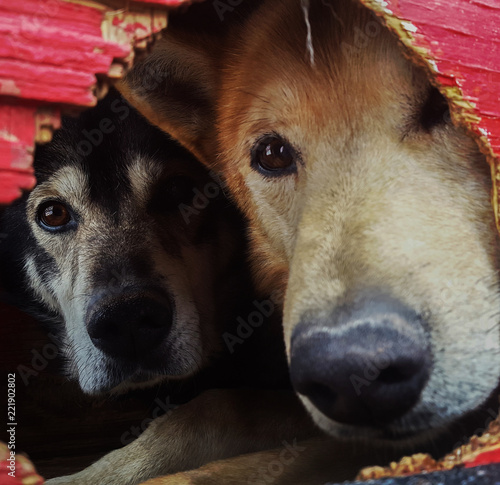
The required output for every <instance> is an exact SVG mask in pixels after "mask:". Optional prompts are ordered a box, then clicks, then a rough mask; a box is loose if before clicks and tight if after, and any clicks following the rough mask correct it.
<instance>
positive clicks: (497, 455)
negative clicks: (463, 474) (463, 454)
mask: <svg viewBox="0 0 500 485" xmlns="http://www.w3.org/2000/svg"><path fill="white" fill-rule="evenodd" d="M490 463H500V448H496V449H493V450H489V451H485V452H483V453H479V455H477V456H476V457H475V458H474V460H472V461H469V462H466V463H465V467H466V468H472V467H475V466H479V465H489V464H490Z"/></svg>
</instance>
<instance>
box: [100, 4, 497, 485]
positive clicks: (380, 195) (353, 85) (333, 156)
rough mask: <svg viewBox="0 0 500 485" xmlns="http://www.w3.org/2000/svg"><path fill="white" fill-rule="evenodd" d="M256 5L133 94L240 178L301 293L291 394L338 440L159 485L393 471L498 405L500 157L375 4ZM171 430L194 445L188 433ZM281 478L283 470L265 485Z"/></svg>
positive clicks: (265, 280) (189, 47)
mask: <svg viewBox="0 0 500 485" xmlns="http://www.w3.org/2000/svg"><path fill="white" fill-rule="evenodd" d="M309 3H310V8H307V4H309ZM239 9H241V10H239ZM251 10H253V11H252V12H250V13H248V16H247V12H246V11H245V7H244V6H240V7H237V8H236V11H233V12H231V14H232V15H234V18H235V19H236V18H238V21H236V22H235V23H234V24H235V26H234V28H232V29H231V28H229V29H226V25H224V32H219V33H217V35H214V33H213V31H210V32H208V30H209V29H207V30H206V31H205V32H202V33H198V31H196V32H195V31H193V30H192V29H191V27H192V24H190V23H189V22H186V23H185V24H184V25H181V24H182V22H179V25H178V26H176V25H173V27H172V28H171V29H170V31H169V34H168V35H167V38H166V39H165V41H164V42H163V43H162V44H161V45H159V46H158V48H157V49H156V51H155V52H154V53H153V55H151V56H150V57H149V58H147V59H146V60H145V61H144V62H143V63H142V64H141V65H139V66H138V67H137V68H136V69H134V71H133V72H132V74H131V75H130V76H129V77H128V79H127V83H126V84H124V85H123V86H122V88H121V89H122V92H124V93H125V94H126V95H127V96H128V97H129V99H131V100H132V102H133V103H134V104H135V105H136V106H137V107H138V108H139V109H140V110H141V111H142V112H143V113H144V114H145V115H146V116H147V117H148V118H149V119H150V120H151V121H152V122H154V123H156V124H157V125H159V126H160V127H161V128H163V129H164V130H165V131H167V132H169V133H171V134H173V136H174V137H176V138H177V139H178V140H180V142H181V143H182V144H183V145H184V146H186V147H187V148H188V149H190V150H191V151H192V152H193V153H194V154H195V155H197V156H198V157H199V158H200V159H201V160H202V161H203V162H204V163H206V164H207V165H209V166H211V167H212V168H215V169H217V170H219V171H220V172H222V174H223V175H224V177H225V178H226V180H227V183H228V185H229V188H230V190H231V192H232V194H233V197H234V199H235V200H236V202H237V203H238V204H239V206H240V207H241V209H242V210H243V211H244V212H245V213H246V215H247V216H248V218H249V220H250V223H251V228H252V241H253V260H254V271H255V278H256V281H257V282H259V283H260V286H261V289H262V291H272V290H276V289H279V290H280V291H281V292H282V293H283V294H284V296H285V306H284V310H285V311H284V333H285V342H286V346H287V353H288V359H289V364H290V369H291V377H292V381H293V384H294V387H295V389H296V391H297V393H298V395H299V397H300V399H301V400H302V402H303V404H304V406H305V408H306V409H307V411H308V412H309V414H310V415H311V416H312V418H313V420H314V421H315V423H316V424H317V425H318V426H319V427H320V428H321V429H322V430H324V431H325V432H326V433H328V434H329V435H330V436H332V437H334V438H335V439H333V440H331V441H329V442H328V446H326V445H325V441H322V440H320V441H319V442H318V441H313V442H309V443H308V444H307V445H304V446H303V449H302V450H301V452H300V453H299V452H297V456H296V457H295V460H292V461H289V462H288V463H287V464H286V465H285V464H284V462H283V461H279V460H280V456H281V455H280V453H282V452H283V450H284V449H285V448H282V449H278V450H275V451H273V452H266V453H264V454H257V455H247V456H242V457H239V458H235V459H233V460H230V461H227V462H217V463H214V464H210V465H207V466H206V467H204V468H202V469H200V470H196V471H193V472H188V473H184V474H181V475H175V476H171V477H166V478H163V479H158V480H153V481H151V484H153V483H155V484H159V483H164V484H166V483H218V484H220V483H261V482H262V483H287V484H290V483H321V481H324V480H327V479H330V480H339V479H342V478H346V477H348V476H349V474H350V473H352V469H351V470H350V469H349V468H350V467H352V468H355V467H356V466H359V465H360V464H361V463H363V462H365V463H367V462H370V461H372V462H376V461H377V460H380V459H381V458H380V455H376V454H375V452H374V451H372V452H371V454H370V449H372V450H382V449H383V448H386V449H387V450H391V449H392V452H393V453H394V454H395V455H397V454H398V453H403V452H406V451H409V450H411V449H413V450H422V449H431V450H432V451H434V452H435V453H437V454H438V453H442V452H443V451H444V450H445V449H446V447H450V446H451V445H453V444H455V443H456V442H457V441H458V440H460V439H461V438H462V437H463V436H464V435H465V434H467V433H470V432H471V431H472V430H474V428H478V427H484V424H485V420H486V414H485V413H484V411H485V410H486V408H487V407H488V406H493V409H495V410H496V395H497V391H498V385H499V377H500V371H499V369H500V352H499V351H500V338H499V337H500V335H499V333H500V327H499V325H498V305H499V302H500V295H499V277H498V256H499V241H498V237H497V235H496V230H495V226H494V220H493V214H492V210H491V207H490V201H489V192H490V186H489V185H490V180H489V170H488V166H487V164H486V162H485V160H484V157H483V156H482V155H481V154H480V153H479V150H478V149H477V147H476V145H475V143H474V141H473V140H471V139H470V138H469V137H468V136H467V135H466V133H464V131H463V130H462V129H460V128H458V127H455V126H453V125H452V124H451V122H450V117H449V113H448V106H447V103H446V101H445V100H444V99H443V98H442V97H441V95H440V94H439V92H438V91H437V90H436V89H435V88H434V87H433V86H432V85H431V84H430V83H429V81H428V79H427V76H426V74H425V72H423V71H422V69H420V68H418V67H416V66H414V65H413V64H412V63H411V62H410V61H409V60H408V59H407V58H406V57H405V56H404V54H403V53H402V51H401V48H400V46H399V45H398V42H397V40H396V39H395V38H394V37H393V36H392V35H390V34H389V33H388V32H387V31H386V30H385V29H384V28H383V27H382V26H381V24H380V23H379V22H378V20H377V19H376V18H375V17H374V16H373V15H372V14H371V13H370V12H369V11H368V10H366V9H365V8H363V7H360V6H359V5H358V4H357V3H355V2H353V1H350V0H349V1H346V0H330V1H327V0H323V1H319V0H317V1H316V0H314V1H311V2H302V3H300V2H299V0H274V1H271V0H268V1H264V2H262V5H260V6H259V8H255V5H252V9H251ZM227 15H228V16H229V13H228V14H227ZM239 19H243V21H242V22H240V21H239ZM210 30H213V29H210ZM151 79H156V83H151ZM226 398H227V399H229V397H228V396H226ZM221 402H224V401H223V400H221ZM233 402H234V401H233ZM276 405H278V404H277V403H274V404H273V405H272V406H270V408H271V409H270V411H269V412H270V413H275V414H276V415H278V416H279V415H281V416H282V419H283V420H284V421H283V422H282V424H283V425H285V423H286V420H287V419H290V415H288V414H287V411H285V410H284V408H281V407H280V408H278V409H276V408H275V407H274V406H276ZM279 406H281V405H279ZM231 408H232V409H235V408H234V407H233V406H232V407H231ZM241 409H242V410H243V409H245V407H244V406H243V405H242V408H241ZM257 411H258V412H260V410H257ZM242 412H243V411H242ZM238 416H239V414H238V413H236V414H235V415H230V414H228V415H227V416H224V417H223V419H220V417H217V416H216V414H215V413H214V414H209V415H205V416H204V417H206V418H207V419H209V420H210V419H211V420H213V421H212V425H213V426H214V428H215V429H219V433H220V434H221V435H223V437H222V438H214V440H213V441H212V442H211V443H209V442H205V441H204V442H203V444H201V445H200V444H199V443H198V446H195V447H194V448H192V449H191V450H190V451H191V455H190V457H191V459H192V458H193V457H194V456H196V457H197V458H200V457H201V458H202V459H196V460H194V461H196V462H197V463H201V462H203V461H208V458H210V459H213V458H214V457H215V455H217V454H219V457H220V458H224V457H227V456H230V455H235V454H237V452H241V449H238V448H237V447H235V448H234V449H232V450H227V449H225V448H224V446H220V445H219V443H220V442H221V440H222V442H223V443H226V444H227V443H228V442H229V440H230V438H229V437H228V436H229V435H238V436H240V437H242V436H243V437H244V436H246V440H247V441H251V440H253V437H254V436H255V433H256V428H252V429H248V428H247V427H246V420H243V421H242V422H240V423H238V421H237V420H236V421H233V419H234V418H236V417H238ZM245 416H246V418H248V415H245ZM204 422H206V421H204ZM270 422H271V423H272V424H273V425H276V420H275V419H273V420H272V421H270ZM203 426H205V424H203ZM222 429H229V430H231V431H228V432H226V431H224V432H223V431H222ZM298 429H299V430H300V431H298V432H297V433H298V434H301V433H302V430H301V429H300V428H298ZM177 430H179V433H180V435H178V436H176V437H175V439H174V437H172V436H171V433H175V432H177ZM155 432H156V433H157V434H155V435H154V436H155V437H156V441H155V443H158V442H159V440H158V437H157V436H158V433H165V434H167V433H168V437H167V438H166V439H167V440H174V442H176V443H177V446H179V443H183V441H184V438H183V435H182V433H183V432H184V429H183V428H182V427H175V426H174V425H173V422H171V423H170V424H169V425H168V426H167V425H165V428H164V429H163V431H160V430H158V429H156V431H155ZM155 432H153V431H152V433H151V434H149V437H151V436H153V434H154V433H155ZM214 432H215V431H214ZM306 434H307V433H306ZM270 435H273V437H274V434H273V433H270ZM288 435H289V436H290V432H288ZM291 436H293V434H292V435H291ZM344 438H346V439H347V441H345V442H340V441H339V439H344ZM176 440H177V441H176ZM145 443H147V438H144V441H143V446H144V445H145ZM339 443H343V444H341V445H340V446H339ZM360 443H364V445H366V448H363V446H361V445H360ZM155 446H156V445H155ZM207 448H210V450H211V452H210V454H209V456H208V455H207V456H206V457H205V458H207V459H205V460H204V459H203V451H204V450H206V449H207ZM215 449H216V451H214V450H215ZM362 449H365V451H366V453H367V455H366V456H363V454H364V452H363V451H361V450H362ZM135 452H136V451H135V450H134V453H135ZM148 453H151V451H148ZM128 456H129V457H130V456H131V454H130V452H129V455H128ZM168 459H171V453H170V454H169V457H168ZM276 460H278V462H279V463H281V468H280V467H275V468H272V467H271V465H270V464H273V463H275V462H276ZM268 464H269V465H268ZM266 466H269V468H268V471H269V473H271V471H272V470H274V472H275V473H274V472H273V473H274V474H273V473H271V475H270V476H265V475H264V476H263V477H262V480H261V482H259V481H258V480H259V479H260V478H259V473H260V472H261V471H262V467H264V469H265V467H266ZM273 466H274V465H273ZM155 471H156V470H155ZM155 471H153V472H152V473H155ZM268 478H269V480H270V481H269V480H268ZM109 483H114V482H109Z"/></svg>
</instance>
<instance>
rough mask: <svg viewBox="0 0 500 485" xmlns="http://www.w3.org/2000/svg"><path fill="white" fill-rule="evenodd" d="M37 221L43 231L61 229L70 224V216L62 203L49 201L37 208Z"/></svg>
mask: <svg viewBox="0 0 500 485" xmlns="http://www.w3.org/2000/svg"><path fill="white" fill-rule="evenodd" d="M38 221H39V223H40V225H41V226H42V227H43V228H44V229H49V230H55V229H61V228H62V227H65V226H66V225H68V224H69V223H70V222H71V214H70V212H69V210H68V208H67V207H66V206H65V205H64V204H63V203H62V202H59V201H54V200H50V201H47V202H44V203H43V204H41V205H40V207H39V208H38Z"/></svg>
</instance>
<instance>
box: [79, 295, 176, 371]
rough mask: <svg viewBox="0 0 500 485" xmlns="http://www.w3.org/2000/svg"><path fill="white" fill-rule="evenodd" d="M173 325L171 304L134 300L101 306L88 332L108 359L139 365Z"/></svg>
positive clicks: (151, 299) (92, 316) (94, 313)
mask: <svg viewBox="0 0 500 485" xmlns="http://www.w3.org/2000/svg"><path fill="white" fill-rule="evenodd" d="M171 326H172V309H171V306H170V304H169V302H168V301H166V300H165V301H163V300H162V301H161V302H160V301H157V300H156V299H153V298H148V297H133V298H126V299H120V298H117V299H116V300H115V301H113V302H106V304H101V305H99V306H98V307H97V308H96V309H95V310H94V311H93V312H92V315H91V317H90V318H89V320H88V323H87V331H88V334H89V336H90V338H91V340H92V342H93V343H94V345H95V346H96V347H97V348H98V349H100V350H102V351H103V352H104V353H105V354H107V355H108V356H110V357H113V358H118V359H121V360H123V361H126V362H130V363H139V362H140V361H142V360H145V359H146V358H147V357H148V356H149V353H150V352H151V351H152V350H154V349H155V348H156V347H158V346H159V345H160V344H161V343H162V342H163V341H164V340H165V338H166V336H167V334H168V332H169V330H170V328H171Z"/></svg>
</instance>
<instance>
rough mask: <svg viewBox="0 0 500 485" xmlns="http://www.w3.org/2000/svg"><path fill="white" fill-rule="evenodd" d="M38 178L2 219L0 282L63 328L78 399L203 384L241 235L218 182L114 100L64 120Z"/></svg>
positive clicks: (43, 154)
mask: <svg viewBox="0 0 500 485" xmlns="http://www.w3.org/2000/svg"><path fill="white" fill-rule="evenodd" d="M35 170H36V176H37V180H38V184H37V186H36V187H35V189H34V190H33V191H32V192H31V193H30V194H28V195H26V196H25V197H24V198H23V199H22V200H19V201H18V202H16V203H15V204H14V205H13V206H11V207H9V208H7V209H6V210H5V213H4V217H3V221H2V232H4V233H5V234H6V237H4V238H3V241H1V242H0V248H1V249H0V265H1V266H2V267H3V268H2V271H1V273H2V276H3V279H4V285H5V287H8V288H10V290H11V291H12V292H13V294H14V296H17V298H18V300H19V301H21V300H22V301H21V304H22V305H23V306H24V307H25V308H28V309H31V310H32V311H34V312H35V313H36V314H37V315H38V316H39V317H40V316H41V317H42V318H44V319H45V320H49V321H51V322H52V323H53V324H54V326H55V327H56V328H57V329H58V331H59V335H60V337H61V342H62V345H63V349H64V352H63V354H64V355H65V357H66V358H67V360H68V362H69V372H70V373H71V375H72V376H73V377H75V378H77V379H78V381H79V383H80V386H81V387H82V389H83V390H84V391H86V392H90V393H93V392H99V391H102V390H107V389H111V388H114V387H116V386H118V385H120V384H122V386H123V383H124V382H127V383H144V382H148V383H149V382H151V381H153V380H155V379H156V378H158V377H163V376H176V377H185V376H189V375H191V374H193V373H195V372H196V371H197V370H198V369H199V368H200V367H202V366H203V365H204V364H205V363H206V362H207V360H208V358H209V357H210V355H211V354H212V353H213V352H214V351H215V350H216V347H217V341H218V340H220V338H219V339H217V338H216V335H218V333H217V330H218V329H219V327H220V324H219V323H218V322H219V320H220V319H219V318H217V313H218V308H217V305H218V304H217V302H218V301H219V300H220V299H221V298H220V292H221V285H222V283H221V278H222V275H224V273H225V271H226V270H227V267H228V265H229V264H231V262H232V258H233V257H234V255H235V251H236V248H237V247H239V246H238V245H239V244H240V243H241V234H242V233H243V230H242V226H241V224H240V223H239V216H238V215H237V214H236V212H235V211H234V210H233V209H232V208H231V207H230V204H229V203H228V202H227V200H226V199H225V198H224V196H223V194H222V191H221V188H220V185H219V183H218V181H217V179H216V177H215V176H214V175H213V174H210V173H208V172H207V171H206V170H205V169H204V168H203V167H202V166H201V165H200V164H199V163H198V162H197V161H196V160H195V159H194V158H193V157H192V156H190V155H189V154H188V153H187V152H186V151H185V150H183V149H182V148H180V147H179V145H177V144H176V143H175V142H174V141H172V140H171V139H170V138H168V137H167V136H166V135H165V134H163V133H162V132H160V131H159V130H158V129H157V128H155V127H153V126H151V125H150V124H149V123H148V122H147V121H146V120H145V119H144V118H142V117H141V116H140V115H139V114H138V113H137V112H136V111H135V110H134V109H133V108H131V107H130V106H129V105H128V104H127V103H126V102H125V101H124V100H123V98H122V97H121V96H120V95H119V94H118V93H116V92H112V93H111V94H110V95H109V96H108V97H107V98H106V99H105V100H104V101H103V102H101V103H99V105H98V106H97V107H96V108H93V109H91V110H89V111H87V112H84V113H83V114H82V115H81V116H80V117H79V118H78V119H72V118H66V119H65V120H64V123H63V128H62V129H61V130H60V131H58V132H56V133H55V136H54V140H53V141H52V142H51V143H49V144H48V145H45V146H40V147H38V148H37V151H36V159H35ZM238 232H239V233H240V234H238ZM201 321H203V325H201V324H200V322H201ZM123 387H125V386H123Z"/></svg>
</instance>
